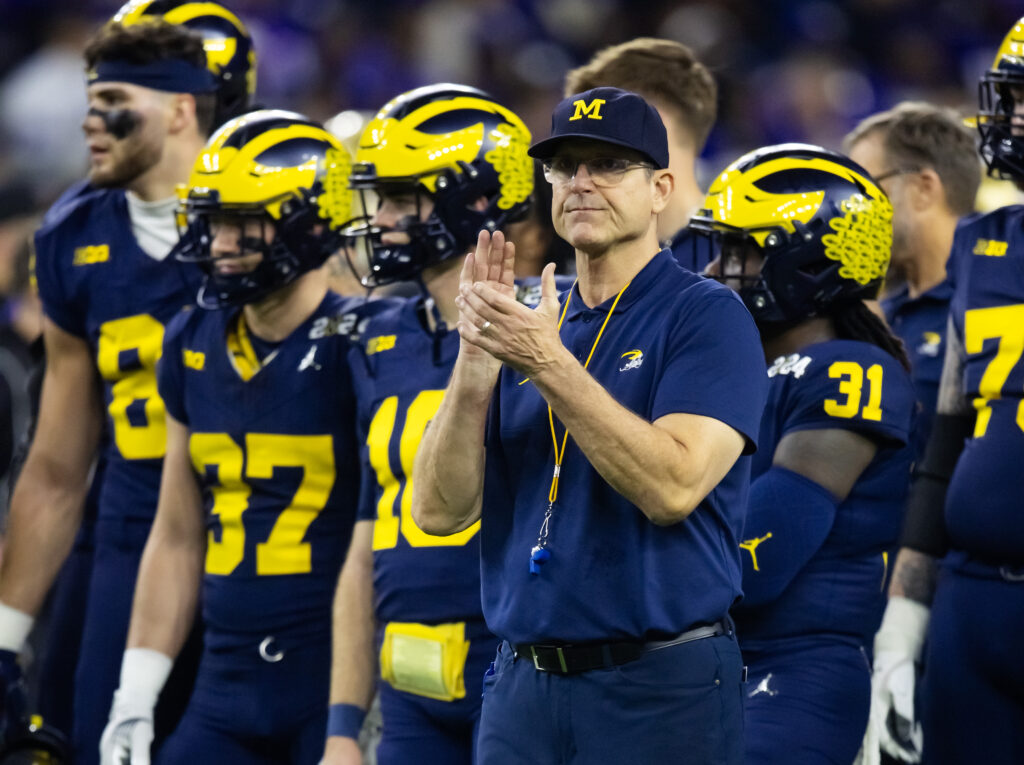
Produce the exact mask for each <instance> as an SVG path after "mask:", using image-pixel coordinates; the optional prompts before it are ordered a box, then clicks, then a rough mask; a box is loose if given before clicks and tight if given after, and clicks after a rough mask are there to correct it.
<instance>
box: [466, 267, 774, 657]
mask: <svg viewBox="0 0 1024 765" xmlns="http://www.w3.org/2000/svg"><path fill="white" fill-rule="evenodd" d="M566 299H569V300H571V303H570V305H569V309H568V311H567V313H566V316H565V321H564V323H563V324H562V329H561V338H562V342H563V343H564V344H565V346H566V347H567V348H569V349H570V350H571V351H572V353H573V354H574V355H575V356H576V358H577V359H579V360H580V362H581V363H582V362H583V361H584V360H585V359H586V357H587V354H588V353H589V352H590V349H591V346H592V345H593V343H594V339H595V337H596V336H597V333H598V331H599V330H600V327H601V324H602V322H603V321H604V319H605V317H606V316H607V313H608V311H609V309H610V308H611V304H612V302H613V300H614V299H610V300H608V301H606V302H605V303H602V304H601V305H599V306H597V307H595V308H588V307H587V306H586V305H585V304H584V303H583V301H582V299H581V298H580V295H579V292H578V291H577V290H576V289H573V290H572V291H571V292H570V293H564V294H563V295H562V296H561V300H562V301H563V305H564V301H565V300H566ZM588 371H589V372H590V374H591V375H593V377H594V378H595V379H596V380H597V381H598V382H600V383H601V385H603V386H604V388H605V389H606V390H607V391H608V392H609V393H610V394H611V395H612V397H613V398H614V399H615V400H616V401H618V402H619V403H620V404H622V405H624V406H626V407H627V408H628V409H630V410H632V411H633V412H635V413H636V414H638V415H639V416H640V417H642V418H644V419H645V420H647V421H649V422H653V421H654V420H656V419H658V418H659V417H661V416H663V415H666V414H670V413H673V412H687V413H692V414H700V415H704V416H707V417H714V418H715V419H717V420H720V421H722V422H725V423H726V424H728V425H729V426H731V427H733V428H735V429H736V430H737V431H739V432H740V433H741V434H743V436H744V437H745V438H746V441H747V449H746V451H747V452H748V453H749V452H752V451H753V450H754V448H755V444H756V439H757V434H758V428H759V426H760V421H761V412H762V409H763V407H764V403H765V398H766V395H767V394H766V388H767V378H766V376H765V374H764V354H763V352H762V350H761V343H760V337H759V335H758V332H757V329H756V327H755V326H754V322H753V320H752V319H751V317H750V314H749V313H748V312H747V310H746V308H745V307H744V306H743V304H742V302H741V301H740V299H739V298H738V297H737V296H736V295H735V294H734V293H733V292H732V291H731V290H729V289H727V288H726V287H724V286H722V285H720V284H718V283H717V282H715V281H712V280H710V279H704V278H701V277H699V276H697V275H695V274H693V273H692V272H690V271H688V270H686V269H684V268H682V267H681V266H679V265H678V264H677V263H676V262H675V260H674V258H673V256H672V253H671V252H670V251H669V250H662V251H661V252H659V253H658V254H657V255H656V256H655V257H654V258H653V259H652V260H651V261H650V262H649V263H648V264H647V265H646V266H645V267H644V268H643V269H642V270H641V271H640V273H639V274H637V276H636V277H635V278H634V279H633V281H632V283H631V284H630V285H629V286H628V287H627V289H626V291H625V292H624V293H623V295H622V298H621V299H620V300H619V303H618V305H617V306H616V309H615V312H614V314H613V315H612V317H611V319H610V321H609V322H608V325H607V327H606V328H605V331H604V334H603V335H602V337H601V340H600V343H599V344H598V346H597V350H596V352H595V353H594V357H593V359H592V361H591V362H590V367H589V370H588ZM522 380H523V376H522V375H520V374H519V373H517V372H515V371H514V370H512V369H510V368H508V367H504V368H502V371H501V375H500V378H499V381H498V388H497V391H496V393H495V397H494V399H493V400H492V403H491V410H490V415H489V421H488V427H487V436H486V447H487V459H486V474H485V481H484V500H483V513H482V525H481V572H482V577H481V579H482V582H481V588H482V594H483V607H484V616H485V618H486V620H487V624H488V626H489V627H490V628H491V630H492V631H493V632H494V633H495V634H497V635H498V636H500V637H502V638H504V639H506V640H508V641H510V642H512V643H513V644H516V643H538V642H556V643H567V642H582V641H600V640H623V639H630V638H632V639H638V638H639V639H644V638H647V639H653V638H657V637H666V636H671V635H675V634H678V633H679V632H682V631H684V630H686V629H688V628H690V627H691V626H693V625H695V624H701V623H709V622H714V621H715V620H717V619H720V618H721V617H723V616H724V615H725V614H726V612H727V611H728V610H729V607H730V606H731V605H732V604H733V602H734V601H735V600H736V599H737V597H738V596H739V595H740V581H741V573H742V569H741V565H740V558H739V547H738V541H739V536H740V532H741V530H742V526H743V516H744V513H745V510H746V503H747V489H748V483H749V476H750V459H749V457H741V458H740V459H739V460H738V461H737V463H736V465H734V466H733V468H732V469H731V470H730V471H729V473H728V474H727V475H726V477H725V478H724V479H723V480H722V481H721V483H719V484H718V486H717V487H715V489H714V490H713V491H712V492H711V493H710V494H709V495H708V496H707V497H706V498H705V499H704V500H703V501H702V502H701V503H700V505H699V506H698V507H697V509H696V510H694V512H693V513H692V514H691V515H690V516H689V517H688V518H687V519H686V520H684V521H682V522H680V523H676V524H674V525H672V526H667V527H666V526H657V525H655V524H654V523H652V522H651V521H649V520H648V519H647V518H646V517H645V516H644V515H643V513H641V511H640V510H639V509H638V508H637V507H636V506H635V505H633V504H631V503H630V502H628V501H627V500H626V499H625V498H624V497H623V496H622V495H621V494H619V493H618V492H617V491H615V490H614V489H612V488H611V486H609V485H608V483H607V482H606V481H605V480H604V479H603V478H602V477H601V476H600V475H599V474H598V473H597V471H596V470H595V469H594V468H593V467H592V466H591V465H590V463H589V462H588V461H587V459H586V457H585V456H584V455H583V453H582V452H581V451H580V449H579V447H578V446H577V445H576V444H575V443H574V442H573V441H572V439H571V438H570V439H569V441H568V446H567V447H566V451H565V457H564V460H563V463H562V470H561V476H560V483H559V491H558V501H557V502H556V504H555V509H554V515H553V517H552V519H551V523H550V531H549V537H548V543H547V546H548V549H549V550H550V552H551V558H550V560H548V561H547V562H545V563H544V564H543V566H542V567H541V571H540V574H538V575H534V574H531V573H530V571H529V558H530V551H531V549H532V548H533V546H534V545H535V544H536V543H537V536H538V532H539V529H540V525H541V520H542V518H543V517H544V511H545V509H546V508H547V505H548V490H549V487H550V484H551V475H552V470H553V467H554V447H553V444H552V437H551V430H550V426H549V424H548V413H547V404H546V402H545V401H544V399H543V398H542V397H541V395H540V393H539V392H538V391H537V389H536V388H535V387H534V386H533V385H532V384H531V383H529V382H526V383H525V384H521V382H522ZM556 426H557V431H558V434H559V441H561V434H562V432H563V430H564V428H563V426H562V424H561V423H559V422H557V421H556ZM649 480H651V481H659V480H661V476H657V475H651V476H650V477H649Z"/></svg>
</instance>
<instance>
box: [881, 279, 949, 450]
mask: <svg viewBox="0 0 1024 765" xmlns="http://www.w3.org/2000/svg"><path fill="white" fill-rule="evenodd" d="M952 297H953V285H952V284H950V282H949V281H948V280H944V281H942V282H940V283H939V284H937V285H935V286H934V287H932V288H931V289H930V290H928V291H927V292H924V293H922V294H921V295H918V296H917V297H916V298H913V299H911V297H910V291H909V290H908V288H907V285H906V284H904V285H903V286H902V287H900V289H899V290H898V291H896V292H895V293H893V294H892V295H889V296H887V297H885V298H883V299H882V300H881V304H882V311H883V312H884V313H885V319H886V321H888V322H889V326H890V327H891V328H892V331H893V332H894V333H895V334H896V336H897V337H899V338H900V340H902V341H903V345H904V346H906V349H907V356H908V357H909V358H910V371H911V379H912V380H913V382H914V393H915V397H916V398H917V401H918V403H919V404H920V408H919V411H918V419H917V422H916V423H915V427H914V445H915V447H916V454H917V455H918V456H919V457H920V456H921V455H922V454H923V452H924V445H925V444H926V443H928V434H929V433H930V432H931V428H932V418H933V417H934V416H935V405H936V402H937V401H938V397H939V378H940V377H941V376H942V359H943V357H944V356H945V355H946V320H947V318H948V317H949V301H950V300H951V299H952Z"/></svg>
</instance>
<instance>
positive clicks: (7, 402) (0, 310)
mask: <svg viewBox="0 0 1024 765" xmlns="http://www.w3.org/2000/svg"><path fill="white" fill-rule="evenodd" d="M35 212H36V210H35V207H34V206H33V201H32V194H31V193H30V192H29V190H28V189H27V187H25V186H24V185H22V184H15V183H8V184H5V185H2V186H0V503H2V509H3V517H4V518H6V510H7V499H8V495H9V492H8V488H9V487H8V479H9V469H10V463H11V457H12V455H13V454H14V450H15V448H16V447H17V445H18V443H19V441H20V440H21V439H22V438H23V437H24V436H25V433H26V432H27V429H28V426H29V422H30V421H31V417H32V409H33V404H32V399H31V396H30V394H29V390H28V380H29V376H30V374H31V371H32V369H33V367H34V365H35V364H36V363H37V362H38V361H39V360H40V358H41V356H42V348H41V346H40V344H39V343H37V342H36V340H37V339H38V338H39V335H40V333H41V332H42V326H43V319H42V309H41V308H40V305H39V299H38V298H37V297H36V295H35V293H34V291H33V290H32V288H31V285H30V276H29V271H30V264H29V260H30V259H31V247H30V245H29V234H30V233H31V231H32V228H33V225H34V218H33V217H32V216H33V214H34V213H35ZM0 528H2V525H0Z"/></svg>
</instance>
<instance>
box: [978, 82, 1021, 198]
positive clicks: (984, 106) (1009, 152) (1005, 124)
mask: <svg viewBox="0 0 1024 765" xmlns="http://www.w3.org/2000/svg"><path fill="white" fill-rule="evenodd" d="M1015 94H1016V96H1015ZM1022 100H1024V75H1022V74H1017V73H1015V72H1002V71H999V70H992V71H989V72H986V73H985V74H984V75H982V78H981V82H980V83H978V133H980V134H981V145H980V146H979V151H980V152H981V158H982V159H983V160H985V165H986V166H987V167H988V172H989V175H991V176H993V177H995V178H1001V179H1005V180H1017V181H1024V114H1022V115H1019V116H1017V117H1016V125H1015V124H1014V121H1015V118H1014V110H1015V109H1016V108H1017V105H1018V104H1019V103H1021V101H1022Z"/></svg>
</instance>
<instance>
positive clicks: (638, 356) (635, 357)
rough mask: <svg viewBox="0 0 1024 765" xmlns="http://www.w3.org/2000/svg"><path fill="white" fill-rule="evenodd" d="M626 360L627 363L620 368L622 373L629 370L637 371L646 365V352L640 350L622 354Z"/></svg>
mask: <svg viewBox="0 0 1024 765" xmlns="http://www.w3.org/2000/svg"><path fill="white" fill-rule="evenodd" d="M621 358H624V359H626V360H627V361H626V363H625V364H623V365H622V366H621V367H619V371H620V372H625V371H626V370H627V369H636V368H637V367H639V366H640V365H641V364H643V363H644V352H643V351H640V350H633V351H626V352H625V353H623V354H622V357H621Z"/></svg>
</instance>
